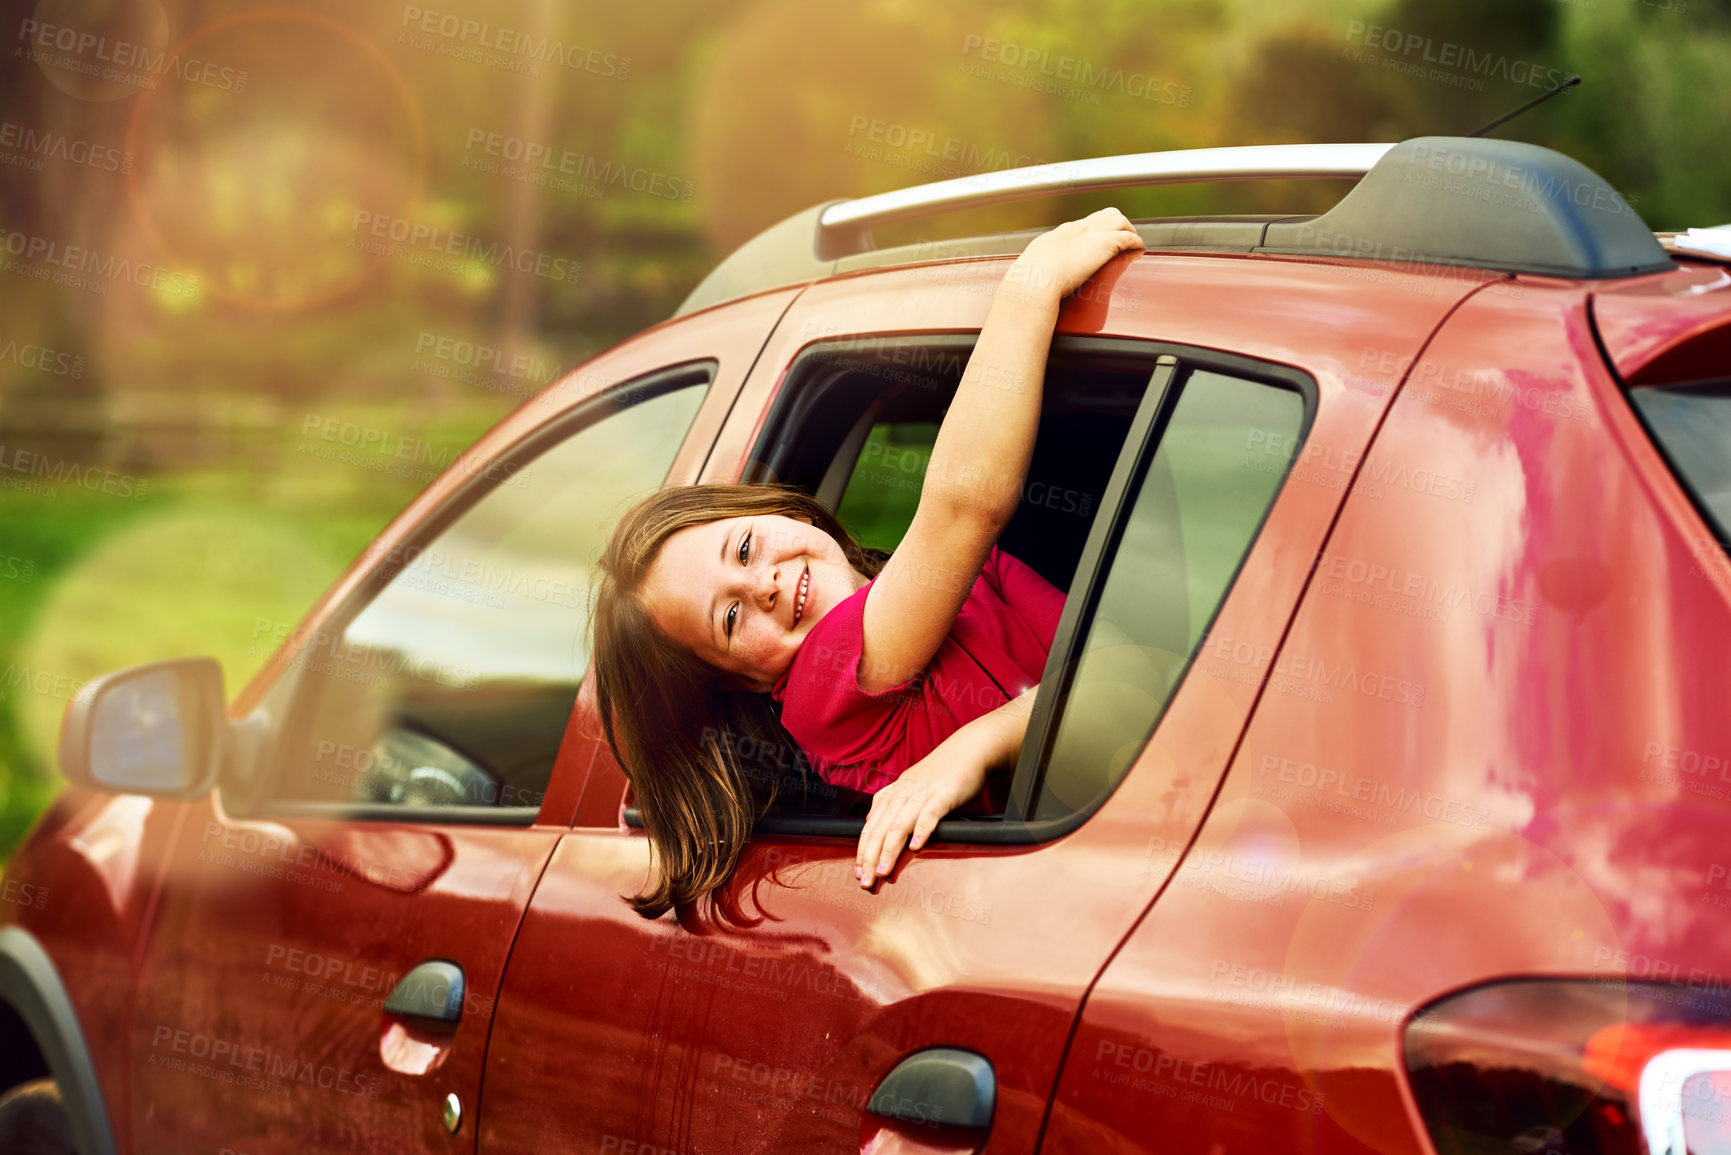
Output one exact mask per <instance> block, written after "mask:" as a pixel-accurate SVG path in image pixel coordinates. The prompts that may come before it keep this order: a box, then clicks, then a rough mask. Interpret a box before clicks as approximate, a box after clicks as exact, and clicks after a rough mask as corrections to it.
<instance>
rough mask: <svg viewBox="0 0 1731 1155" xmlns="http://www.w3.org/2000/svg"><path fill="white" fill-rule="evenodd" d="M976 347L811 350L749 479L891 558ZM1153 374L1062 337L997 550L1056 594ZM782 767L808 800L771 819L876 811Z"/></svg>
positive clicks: (943, 339)
mask: <svg viewBox="0 0 1731 1155" xmlns="http://www.w3.org/2000/svg"><path fill="white" fill-rule="evenodd" d="M973 345H974V338H973V336H971V335H967V336H952V335H930V336H910V337H904V338H897V339H894V340H885V339H873V340H868V341H845V340H844V341H836V342H831V343H826V344H823V345H819V346H814V347H812V348H809V349H807V350H806V351H805V352H804V353H803V354H802V355H801V356H800V357H799V359H798V360H797V361H796V362H795V363H794V365H793V366H792V368H791V369H790V371H789V374H788V380H787V384H786V386H785V387H784V388H783V390H782V392H781V394H780V396H779V397H778V400H777V402H776V404H775V406H774V407H773V408H772V411H771V413H770V415H769V417H768V419H767V420H766V422H765V424H764V428H763V432H762V434H761V436H760V438H759V441H758V444H757V446H756V448H755V450H754V452H753V454H752V458H751V460H750V461H749V463H748V465H747V467H746V470H745V473H744V477H745V479H746V480H748V481H758V482H769V481H775V482H780V483H783V484H789V485H795V486H799V487H801V488H803V489H806V490H808V491H809V492H811V493H813V494H814V495H815V496H816V497H818V499H819V500H821V501H823V502H824V503H825V504H827V505H829V506H830V507H831V508H832V509H835V510H836V511H837V514H838V516H839V517H840V519H841V521H842V523H843V524H844V525H846V526H847V527H848V529H849V530H850V531H851V532H853V533H854V534H855V535H856V536H857V537H859V539H860V540H861V541H862V542H863V543H864V544H866V545H868V546H874V547H877V548H880V549H884V550H893V549H894V548H895V546H896V545H897V544H898V543H899V542H900V540H901V537H902V534H903V533H905V532H906V530H907V527H908V525H909V523H910V522H911V521H912V520H913V515H914V510H915V509H916V508H917V506H918V504H919V495H920V485H921V482H922V479H923V477H924V473H925V466H926V462H927V461H928V460H929V458H930V454H931V447H932V442H933V440H934V439H935V437H936V435H937V430H938V426H939V424H940V423H941V422H942V420H943V417H944V413H945V411H946V410H947V409H948V407H949V403H950V400H951V399H952V398H953V397H954V395H955V390H956V387H957V385H959V384H960V381H961V376H962V372H963V370H964V369H965V367H966V364H967V359H968V355H969V354H970V353H971V352H972V349H973ZM1154 362H1155V355H1154V354H1153V353H1150V352H1140V351H1130V350H1126V349H1123V348H1113V347H1111V345H1110V343H1107V342H1089V341H1087V340H1086V339H1078V338H1062V337H1061V338H1059V339H1058V340H1057V341H1055V342H1054V344H1053V348H1052V352H1051V354H1050V356H1049V358H1048V361H1047V370H1046V381H1045V389H1044V393H1043V396H1042V403H1041V414H1040V428H1039V434H1038V436H1037V439H1036V442H1035V447H1034V454H1033V458H1032V461H1031V462H1030V465H1029V468H1028V475H1027V478H1026V480H1025V482H1024V484H1023V487H1022V500H1021V502H1020V504H1019V505H1018V507H1017V512H1016V514H1015V517H1014V518H1013V520H1012V521H1011V522H1010V524H1009V526H1008V527H1007V528H1006V529H1005V531H1004V533H1003V534H1002V535H1001V537H1000V538H999V542H998V544H999V547H1000V548H1001V549H1002V550H1003V551H1004V552H1006V553H1009V554H1011V555H1012V556H1014V557H1016V558H1018V559H1019V560H1021V561H1023V562H1025V563H1026V564H1027V565H1028V566H1030V567H1031V568H1032V569H1034V570H1035V572H1037V573H1039V574H1040V575H1041V576H1042V577H1044V578H1045V579H1046V580H1047V581H1049V582H1051V583H1052V584H1053V585H1054V586H1056V587H1057V588H1058V589H1060V590H1065V591H1068V590H1069V588H1070V584H1071V580H1072V578H1073V577H1074V576H1075V573H1076V568H1077V565H1078V563H1079V562H1080V560H1081V557H1082V552H1083V547H1084V545H1085V544H1086V541H1087V538H1088V532H1089V529H1090V527H1091V525H1092V523H1093V520H1094V514H1095V512H1096V511H1097V510H1098V508H1099V506H1100V503H1101V498H1102V495H1103V494H1104V492H1105V489H1106V485H1107V482H1108V480H1109V479H1110V477H1111V474H1112V470H1113V467H1114V465H1115V464H1116V462H1117V459H1118V456H1119V451H1120V450H1121V448H1122V447H1123V444H1124V439H1125V437H1126V435H1127V434H1128V432H1129V429H1130V425H1131V421H1132V419H1133V418H1134V416H1135V414H1136V409H1137V406H1138V405H1139V404H1140V403H1141V401H1142V397H1143V395H1144V393H1145V392H1146V391H1147V388H1148V381H1149V378H1150V376H1151V374H1152V372H1153V369H1154ZM776 758H777V762H778V764H779V765H781V766H783V767H787V766H797V767H798V774H797V778H798V780H799V783H800V788H798V789H794V790H790V791H787V792H786V799H787V801H786V802H785V803H782V804H778V805H777V806H775V807H774V808H773V809H772V811H771V813H785V812H794V813H801V814H838V815H847V814H859V813H863V812H864V810H866V809H868V808H869V804H870V799H869V796H866V795H859V794H854V793H853V792H851V791H836V790H833V789H830V788H825V787H822V784H821V783H819V784H818V786H819V788H817V789H813V788H812V783H813V782H814V781H815V779H814V778H813V777H812V776H811V774H810V771H809V769H808V768H806V767H805V765H804V761H803V759H801V758H799V757H798V756H797V753H792V754H790V753H789V752H786V751H778V752H776ZM1008 778H1009V771H1007V770H1006V771H1004V772H1002V773H1001V774H999V775H996V776H994V778H993V780H992V781H991V782H990V783H989V784H988V787H987V790H986V792H985V794H984V795H983V797H982V799H981V800H980V802H979V803H978V804H976V806H975V807H973V808H972V813H973V815H974V816H982V815H996V814H1000V813H1002V811H1003V809H1004V804H1005V801H1006V798H1007V790H1008ZM778 803H779V800H778ZM968 816H969V811H968V810H964V811H961V812H958V813H957V814H956V817H958V818H963V817H968Z"/></svg>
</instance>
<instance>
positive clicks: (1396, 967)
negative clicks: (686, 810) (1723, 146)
mask: <svg viewBox="0 0 1731 1155" xmlns="http://www.w3.org/2000/svg"><path fill="white" fill-rule="evenodd" d="M1587 295H1588V290H1587V289H1585V288H1583V287H1582V286H1580V285H1576V284H1566V283H1562V282H1543V281H1536V280H1531V279H1523V280H1522V281H1521V282H1520V283H1519V284H1518V286H1517V288H1516V291H1514V292H1508V293H1495V292H1481V293H1479V294H1477V295H1475V296H1474V297H1473V298H1472V299H1470V300H1468V301H1467V302H1466V303H1465V304H1464V305H1463V306H1462V307H1461V309H1460V310H1459V311H1458V312H1457V313H1456V314H1455V315H1454V316H1453V317H1451V318H1450V320H1449V321H1448V322H1447V323H1446V324H1445V325H1444V327H1443V328H1442V330H1441V332H1440V333H1439V334H1438V335H1437V337H1436V338H1435V340H1434V341H1433V342H1432V345H1431V347H1430V348H1429V349H1428V350H1427V351H1426V353H1425V356H1424V357H1423V358H1422V359H1421V361H1420V363H1419V365H1418V367H1417V368H1416V369H1415V370H1414V372H1413V374H1412V377H1411V378H1410V379H1409V381H1408V383H1407V384H1406V385H1405V386H1404V388H1403V390H1402V392H1401V393H1400V395H1399V397H1398V398H1397V400H1396V401H1395V404H1394V406H1393V408H1392V410H1391V412H1390V414H1389V417H1388V420H1387V422H1386V423H1385V425H1384V426H1383V429H1382V430H1381V432H1380V433H1379V434H1378V436H1377V439H1376V444H1375V446H1374V447H1373V448H1372V449H1371V452H1370V454H1369V456H1368V458H1367V459H1366V461H1365V464H1364V469H1363V472H1362V473H1361V474H1360V477H1359V479H1358V482H1357V484H1356V485H1355V487H1354V490H1353V493H1352V496H1351V497H1350V498H1349V499H1348V501H1347V503H1346V507H1345V509H1344V510H1343V511H1342V514H1341V517H1340V521H1339V524H1338V525H1337V526H1336V527H1335V529H1334V531H1333V533H1332V534H1331V535H1330V538H1329V541H1328V544H1327V547H1326V549H1325V551H1324V553H1323V557H1322V559H1321V561H1320V562H1319V564H1318V567H1317V572H1316V574H1315V577H1314V578H1313V579H1312V581H1311V583H1310V585H1309V587H1308V588H1307V590H1306V591H1305V594H1304V599H1303V604H1302V605H1301V606H1300V608H1299V610H1298V613H1297V616H1296V618H1295V619H1294V622H1293V626H1292V631H1291V633H1290V635H1289V636H1288V637H1287V639H1286V641H1285V642H1284V644H1283V645H1282V646H1281V647H1280V649H1279V651H1278V653H1277V654H1276V655H1274V656H1273V657H1272V660H1271V661H1266V662H1264V663H1263V664H1262V665H1261V666H1260V667H1259V668H1258V669H1257V670H1256V672H1257V673H1258V674H1259V675H1261V674H1269V675H1270V677H1269V681H1268V690H1267V692H1265V693H1264V695H1263V698H1262V701H1261V702H1260V703H1259V705H1258V707H1257V710H1256V715H1255V718H1254V720H1253V721H1252V722H1251V724H1250V726H1249V729H1248V731H1247V733H1246V736H1245V740H1244V745H1243V747H1242V749H1241V750H1240V751H1239V753H1238V755H1237V756H1236V758H1235V759H1234V760H1233V765H1232V770H1231V773H1230V774H1229V775H1228V776H1227V779H1226V782H1225V786H1224V789H1223V790H1222V792H1221V797H1220V800H1219V802H1218V803H1217V804H1216V805H1215V807H1214V809H1213V810H1212V811H1211V812H1210V814H1209V817H1208V821H1207V823H1206V825H1205V826H1204V827H1203V830H1202V833H1201V836H1200V838H1199V839H1198V841H1197V844H1196V846H1195V847H1193V848H1192V850H1191V851H1190V854H1189V856H1188V858H1187V859H1186V862H1185V865H1184V867H1183V868H1182V869H1181V871H1180V873H1179V874H1178V876H1177V877H1176V879H1175V880H1174V883H1173V884H1172V885H1169V886H1168V887H1167V889H1166V891H1165V893H1163V894H1162V896H1161V897H1160V900H1159V901H1158V902H1157V903H1155V904H1154V906H1153V907H1152V908H1151V910H1150V912H1149V914H1148V916H1147V918H1146V919H1144V920H1143V922H1142V924H1141V925H1140V926H1139V927H1138V928H1137V929H1136V931H1135V933H1134V934H1133V935H1132V936H1131V937H1130V939H1129V941H1128V942H1127V943H1126V944H1125V946H1124V948H1123V950H1122V951H1120V952H1119V954H1118V956H1117V957H1116V958H1115V959H1114V960H1113V962H1112V964H1111V965H1110V966H1109V967H1108V968H1107V969H1106V971H1105V973H1104V974H1103V975H1102V977H1101V979H1100V982H1099V984H1098V986H1097V987H1096V989H1095V991H1094V992H1093V994H1092V995H1091V997H1090V998H1089V1001H1088V1006H1087V1009H1086V1012H1085V1013H1084V1016H1083V1022H1082V1026H1081V1029H1080V1030H1079V1031H1078V1033H1077V1036H1076V1041H1075V1044H1074V1047H1073V1048H1072V1052H1071V1061H1070V1063H1069V1064H1068V1065H1067V1066H1066V1069H1065V1073H1064V1079H1063V1082H1062V1085H1061V1086H1060V1088H1059V1092H1058V1095H1057V1100H1056V1105H1055V1108H1054V1116H1053V1126H1052V1129H1051V1131H1050V1132H1049V1135H1048V1148H1049V1149H1050V1150H1051V1151H1053V1152H1083V1151H1086V1152H1090V1153H1097V1152H1131V1151H1159V1152H1161V1153H1162V1155H1186V1153H1196V1155H1207V1153H1208V1152H1210V1151H1219V1150H1220V1149H1221V1147H1222V1146H1224V1147H1225V1148H1226V1149H1227V1150H1231V1149H1234V1148H1235V1147H1237V1146H1238V1145H1240V1144H1249V1143H1252V1142H1254V1143H1255V1144H1257V1145H1258V1146H1266V1147H1268V1148H1270V1149H1275V1150H1296V1151H1311V1150H1326V1151H1330V1152H1357V1151H1371V1150H1374V1151H1378V1152H1385V1153H1391V1155H1398V1153H1402V1152H1411V1153H1414V1155H1418V1153H1420V1152H1423V1151H1425V1150H1426V1149H1427V1147H1428V1143H1427V1141H1426V1140H1425V1139H1423V1138H1422V1136H1423V1134H1424V1129H1423V1125H1422V1121H1421V1120H1420V1119H1419V1117H1418V1116H1417V1114H1416V1112H1415V1110H1414V1109H1413V1106H1412V1103H1411V1101H1410V1097H1409V1094H1408V1092H1407V1090H1406V1083H1405V1080H1404V1078H1403V1075H1402V1071H1401V1054H1402V1044H1401V1031H1402V1028H1403V1025H1404V1022H1405V1020H1406V1018H1407V1016H1408V1014H1409V1013H1410V1012H1411V1011H1412V1010H1414V1009H1416V1008H1418V1007H1419V1006H1421V1005H1423V1004H1425V1003H1427V1002H1429V1001H1431V1000H1433V999H1435V998H1437V997H1439V996H1441V995H1443V994H1446V993H1449V992H1451V991H1453V990H1456V989H1459V988H1461V987H1465V986H1469V985H1473V984H1476V983H1480V982H1484V981H1487V980H1491V979H1496V978H1501V977H1512V976H1538V975H1551V976H1574V977H1586V978H1601V979H1619V978H1621V977H1623V976H1624V975H1628V976H1630V977H1642V978H1658V979H1661V980H1673V981H1709V977H1710V976H1715V975H1721V974H1723V973H1724V971H1725V969H1726V959H1727V958H1731V924H1728V923H1727V921H1726V919H1725V917H1724V914H1723V912H1722V911H1721V910H1719V909H1717V903H1718V899H1719V897H1720V895H1721V894H1725V895H1726V896H1727V897H1728V898H1731V892H1724V891H1722V890H1721V889H1718V888H1715V889H1709V886H1710V883H1712V881H1713V879H1714V875H1713V874H1712V864H1714V863H1724V862H1725V861H1727V858H1728V856H1727V853H1726V850H1725V847H1726V845H1727V836H1728V835H1731V809H1728V806H1731V803H1727V801H1726V799H1727V798H1731V761H1727V760H1725V759H1724V755H1725V754H1726V753H1727V752H1731V714H1728V713H1727V712H1726V710H1725V707H1724V702H1725V693H1726V690H1725V681H1724V679H1725V675H1724V673H1723V639H1724V637H1725V636H1726V633H1727V631H1728V630H1731V600H1728V598H1727V590H1728V588H1731V587H1728V585H1727V583H1726V581H1725V580H1723V579H1722V578H1721V579H1719V580H1715V579H1714V578H1713V577H1711V576H1709V574H1708V573H1707V572H1705V571H1703V569H1702V568H1701V566H1700V564H1699V563H1698V557H1699V549H1698V546H1699V538H1700V536H1701V532H1702V530H1701V522H1700V518H1699V516H1698V515H1697V514H1696V513H1695V511H1694V510H1693V509H1692V508H1691V507H1690V505H1689V503H1688V501H1687V499H1686V498H1685V496H1684V495H1683V493H1682V491H1681V490H1680V488H1679V487H1678V485H1677V484H1676V482H1675V481H1673V480H1672V479H1671V478H1670V476H1669V474H1668V473H1667V472H1666V471H1665V468H1664V466H1663V464H1662V463H1661V462H1660V461H1659V459H1658V456H1657V454H1656V453H1655V452H1654V450H1653V448H1652V446H1651V444H1650V443H1649V442H1648V440H1647V438H1646V436H1645V434H1644V433H1643V432H1642V430H1641V428H1640V427H1639V425H1638V424H1637V422H1636V421H1635V419H1634V416H1633V413H1632V412H1631V410H1630V407H1629V404H1628V402H1627V400H1626V399H1625V398H1624V397H1622V396H1621V395H1620V392H1619V390H1618V387H1617V384H1616V382H1615V381H1614V380H1613V379H1612V377H1611V375H1610V374H1609V373H1608V372H1607V370H1606V367H1605V366H1604V364H1603V363H1602V361H1601V360H1600V358H1599V357H1598V355H1597V352H1596V349H1595V346H1594V340H1593V333H1592V330H1591V326H1590V323H1589V320H1588V316H1587V300H1586V298H1587ZM1600 299H1601V300H1603V299H1604V297H1603V296H1601V298H1600ZM1720 308H1721V309H1723V308H1724V306H1720ZM1687 309H1688V306H1683V307H1681V308H1679V310H1678V312H1679V313H1680V314H1682V313H1685V311H1686V310H1687ZM1721 316H1723V313H1722V314H1721ZM1716 572H1718V573H1722V572H1723V571H1716ZM1202 672H1203V673H1207V672H1208V670H1207V667H1206V666H1204V667H1203V671H1202ZM1192 676H1194V674H1193V675H1192ZM1319 692H1320V693H1321V694H1322V695H1326V697H1318V693H1319ZM1709 754H1712V755H1718V756H1719V757H1720V759H1721V760H1720V762H1719V763H1718V769H1717V770H1716V771H1712V770H1711V766H1712V764H1711V763H1710V762H1707V761H1706V756H1707V755H1709ZM1723 875H1724V869H1723V867H1721V869H1720V871H1719V878H1720V885H1721V886H1722V880H1723Z"/></svg>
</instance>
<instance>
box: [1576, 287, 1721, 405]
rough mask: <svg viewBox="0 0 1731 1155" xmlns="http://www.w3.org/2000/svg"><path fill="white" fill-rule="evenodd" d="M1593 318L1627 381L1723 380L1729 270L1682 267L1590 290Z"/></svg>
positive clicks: (1633, 382)
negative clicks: (1603, 288) (1716, 378)
mask: <svg viewBox="0 0 1731 1155" xmlns="http://www.w3.org/2000/svg"><path fill="white" fill-rule="evenodd" d="M1593 320H1594V322H1595V323H1596V324H1597V325H1598V330H1599V339H1600V340H1601V341H1603V342H1604V346H1605V355H1606V356H1607V357H1608V358H1610V361H1611V364H1612V365H1614V366H1616V369H1617V375H1618V376H1620V377H1621V378H1622V379H1623V380H1624V382H1626V383H1627V384H1630V385H1663V384H1668V383H1672V382H1683V381H1698V380H1700V379H1702V378H1705V377H1716V376H1723V374H1724V372H1725V367H1726V366H1727V365H1731V269H1727V268H1725V267H1723V266H1720V265H1684V266H1682V267H1681V268H1679V269H1678V270H1677V271H1676V272H1674V273H1661V274H1659V275H1657V276H1652V277H1641V278H1638V279H1634V280H1630V281H1627V282H1624V283H1622V284H1619V285H1616V286H1614V287H1612V288H1608V289H1605V290H1602V291H1599V292H1596V293H1594V294H1593Z"/></svg>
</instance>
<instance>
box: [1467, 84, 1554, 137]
mask: <svg viewBox="0 0 1731 1155" xmlns="http://www.w3.org/2000/svg"><path fill="white" fill-rule="evenodd" d="M1579 83H1581V78H1580V77H1579V76H1571V77H1569V78H1568V79H1567V80H1565V81H1563V82H1562V83H1561V84H1559V85H1557V86H1556V87H1555V88H1553V89H1551V90H1550V91H1549V92H1541V93H1539V95H1537V96H1535V97H1533V98H1532V99H1531V100H1529V101H1527V102H1526V103H1525V104H1523V105H1521V106H1520V107H1519V108H1517V109H1515V110H1514V111H1513V112H1506V113H1504V114H1503V115H1501V116H1499V117H1497V118H1496V119H1495V120H1493V121H1491V122H1490V123H1489V124H1487V125H1485V126H1484V127H1483V128H1481V129H1479V130H1478V131H1477V132H1469V133H1467V135H1468V136H1483V135H1484V134H1485V133H1487V132H1489V131H1490V130H1491V129H1493V128H1495V127H1497V126H1498V125H1499V124H1507V123H1508V122H1509V121H1511V120H1513V119H1514V118H1515V117H1517V116H1519V115H1520V114H1521V113H1523V112H1525V111H1527V110H1528V109H1529V108H1537V107H1538V106H1539V105H1541V104H1543V103H1544V102H1545V101H1547V100H1549V99H1550V98H1551V97H1553V96H1555V95H1556V94H1557V93H1559V92H1561V91H1563V89H1565V88H1573V87H1575V85H1577V84H1579Z"/></svg>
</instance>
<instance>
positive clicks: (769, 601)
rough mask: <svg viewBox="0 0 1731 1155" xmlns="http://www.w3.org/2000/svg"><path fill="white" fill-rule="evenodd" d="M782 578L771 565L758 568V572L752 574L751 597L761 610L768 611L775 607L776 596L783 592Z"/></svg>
mask: <svg viewBox="0 0 1731 1155" xmlns="http://www.w3.org/2000/svg"><path fill="white" fill-rule="evenodd" d="M780 578H781V574H780V571H779V570H778V569H777V568H776V567H775V566H773V565H769V564H764V565H760V566H758V567H757V572H756V573H754V574H752V576H751V582H752V588H751V596H752V598H753V600H755V601H756V602H757V606H758V608H759V609H763V610H767V609H770V608H772V607H773V606H774V605H775V598H776V595H777V594H778V593H780V592H781V582H780Z"/></svg>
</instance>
